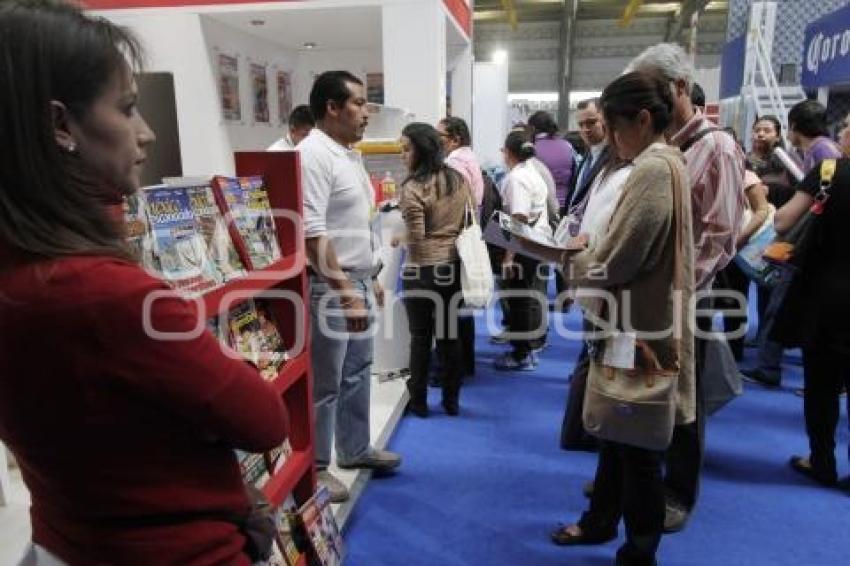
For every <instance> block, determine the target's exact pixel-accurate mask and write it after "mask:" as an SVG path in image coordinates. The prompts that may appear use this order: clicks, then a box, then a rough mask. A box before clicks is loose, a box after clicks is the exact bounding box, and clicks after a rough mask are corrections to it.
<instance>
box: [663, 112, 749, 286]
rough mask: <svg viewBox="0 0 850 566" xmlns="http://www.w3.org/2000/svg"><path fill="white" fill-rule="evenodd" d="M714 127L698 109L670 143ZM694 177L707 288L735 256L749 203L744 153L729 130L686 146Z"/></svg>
mask: <svg viewBox="0 0 850 566" xmlns="http://www.w3.org/2000/svg"><path fill="white" fill-rule="evenodd" d="M711 127H714V124H712V123H711V122H709V121H708V119H706V117H705V116H704V115H703V114H702V113H701V112H699V111H697V112H696V114H695V115H694V117H693V118H691V120H690V121H689V122H688V123H687V124H686V125H685V127H684V128H682V129H681V130H680V131H679V132H678V133H677V134H676V135H674V136H673V137H672V138H671V139H670V143H671V144H672V145H675V146H677V147H682V146H683V145H685V143H686V142H687V141H688V140H689V139H691V138H692V137H693V136H694V135H696V134H697V133H698V132H700V131H702V130H704V129H706V128H711ZM685 160H686V161H687V167H688V177H689V178H690V181H691V207H692V214H693V231H694V263H695V265H694V279H695V281H696V288H697V289H698V290H704V289H709V288H710V287H711V283H712V281H713V280H714V276H715V275H716V274H717V272H718V271H720V270H721V269H723V268H724V267H726V264H728V263H729V262H730V261H731V260H732V258H733V257H734V256H735V253H736V250H735V238H736V237H737V235H738V231H739V230H740V227H741V221H742V218H743V214H744V209H745V207H746V204H745V198H744V187H743V185H744V153H743V151H741V148H740V147H739V146H738V144H737V143H735V140H734V139H732V136H730V135H729V134H727V133H726V132H722V131H717V132H712V133H710V134H708V135H706V136H704V137H703V138H701V139H699V140H698V141H696V142H695V143H694V144H693V145H692V146H691V147H690V148H689V149H688V151H686V152H685Z"/></svg>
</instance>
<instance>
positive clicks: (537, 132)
mask: <svg viewBox="0 0 850 566" xmlns="http://www.w3.org/2000/svg"><path fill="white" fill-rule="evenodd" d="M528 126H529V128H531V135H532V139H533V140H534V151H535V153H536V155H537V158H538V159H539V160H540V161H542V162H543V163H544V164H545V165H546V167H547V168H548V169H549V172H550V173H552V177H553V178H554V179H555V196H556V198H557V199H558V206H557V207H556V208H555V210H561V209H563V208H564V205H565V204H566V201H567V193H568V192H569V190H570V180H571V179H572V177H573V172H574V171H575V169H576V165H575V150H573V146H571V145H570V142H568V141H567V140H565V139H563V138H561V137H559V136H558V124H556V123H555V119H554V118H552V115H551V114H549V113H548V112H545V111H543V110H540V111H538V112H535V113H534V114H532V115H531V117H530V118H529V119H528Z"/></svg>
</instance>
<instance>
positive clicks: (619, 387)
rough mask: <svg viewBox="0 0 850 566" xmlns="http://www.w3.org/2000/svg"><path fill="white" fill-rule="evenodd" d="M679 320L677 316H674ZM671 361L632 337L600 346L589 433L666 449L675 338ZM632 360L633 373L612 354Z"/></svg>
mask: <svg viewBox="0 0 850 566" xmlns="http://www.w3.org/2000/svg"><path fill="white" fill-rule="evenodd" d="M668 164H670V170H671V171H672V174H673V225H674V238H675V239H674V251H673V273H674V275H673V277H674V281H673V289H674V291H682V290H683V289H684V279H683V277H684V271H685V270H684V266H683V265H682V247H683V245H684V241H683V230H682V222H683V208H682V198H683V197H682V180H681V178H680V177H679V175H678V173H677V172H676V168H675V167H674V166H673V165H672V164H671V163H670V162H669V161H668ZM676 318H678V317H676ZM674 341H675V345H676V359H675V363H674V364H673V365H672V367H666V368H665V367H662V365H661V363H660V362H659V360H658V357H657V356H656V355H655V352H654V351H653V350H652V348H651V347H650V346H649V344H647V343H646V342H645V341H643V340H639V339H637V338H635V335H634V334H629V333H625V332H622V333H615V335H614V336H613V337H611V338H608V339H607V340H606V341H605V345H604V347H605V355H604V357H602V358H600V359H598V360H594V361H592V362H591V364H590V372H589V373H588V376H587V389H586V391H585V398H584V412H583V415H582V418H583V421H584V427H585V430H587V432H588V433H590V434H592V435H594V436H596V437H598V438H600V439H602V440H609V441H612V442H619V443H622V444H628V445H630V446H637V447H639V448H645V449H648V450H659V451H660V450H665V449H666V448H667V447H668V446H669V444H670V440H671V438H672V437H673V427H674V426H675V424H676V395H677V387H678V382H679V360H680V357H681V342H680V340H679V338H676V337H674ZM620 349H622V351H623V352H626V355H629V354H630V355H632V356H633V360H630V361H633V364H631V365H632V366H633V368H634V369H624V368H623V367H621V366H622V365H623V364H619V363H617V362H620V361H622V360H617V362H615V361H613V360H614V358H619V357H620V356H618V352H617V350H620Z"/></svg>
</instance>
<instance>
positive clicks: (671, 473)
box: [664, 299, 711, 509]
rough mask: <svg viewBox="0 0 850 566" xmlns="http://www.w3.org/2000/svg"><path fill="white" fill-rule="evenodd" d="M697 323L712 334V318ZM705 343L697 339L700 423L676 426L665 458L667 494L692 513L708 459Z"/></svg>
mask: <svg viewBox="0 0 850 566" xmlns="http://www.w3.org/2000/svg"><path fill="white" fill-rule="evenodd" d="M710 307H711V301H710V300H708V299H703V300H702V301H700V303H699V304H698V308H699V309H708V308H710ZM696 322H697V324H696V325H697V328H698V329H699V330H701V331H702V332H705V333H708V332H710V331H711V317H698V318H697V321H696ZM705 343H706V341H705V340H703V339H701V338H695V344H694V345H695V350H696V352H695V358H696V359H695V368H696V420H695V421H694V422H692V423H688V424H685V425H676V427H675V428H674V429H673V439H672V440H671V441H670V446H669V448H667V454H666V458H665V463H666V474H665V476H664V484H665V485H666V487H667V494H668V495H669V496H671V497H673V499H675V500H676V501H677V502H679V503H681V504H682V505H684V506H685V507H687V508H688V509H692V508H693V507H694V505H696V502H697V497H698V496H699V479H700V478H699V474H700V470H701V469H702V461H703V457H704V456H705V396H704V395H703V390H702V373H703V365H704V363H705Z"/></svg>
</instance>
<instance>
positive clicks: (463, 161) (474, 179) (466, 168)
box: [446, 146, 484, 206]
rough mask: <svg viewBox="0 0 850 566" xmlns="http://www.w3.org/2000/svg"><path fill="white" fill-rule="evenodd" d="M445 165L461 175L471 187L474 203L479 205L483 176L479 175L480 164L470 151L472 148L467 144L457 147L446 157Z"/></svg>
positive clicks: (482, 193)
mask: <svg viewBox="0 0 850 566" xmlns="http://www.w3.org/2000/svg"><path fill="white" fill-rule="evenodd" d="M446 165H448V166H449V167H451V168H452V169H454V170H455V171H457V172H458V173H460V174H461V175H463V178H464V179H466V182H467V183H469V186H470V187H471V188H472V198H474V199H475V205H476V206H481V201H482V199H483V198H484V177H482V176H481V166H480V165H479V164H478V158H476V157H475V154H474V153H472V148H471V147H469V146H464V147H459V148H457V149H456V150H454V151H453V152H451V153H450V154H449V156H448V157H446Z"/></svg>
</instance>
